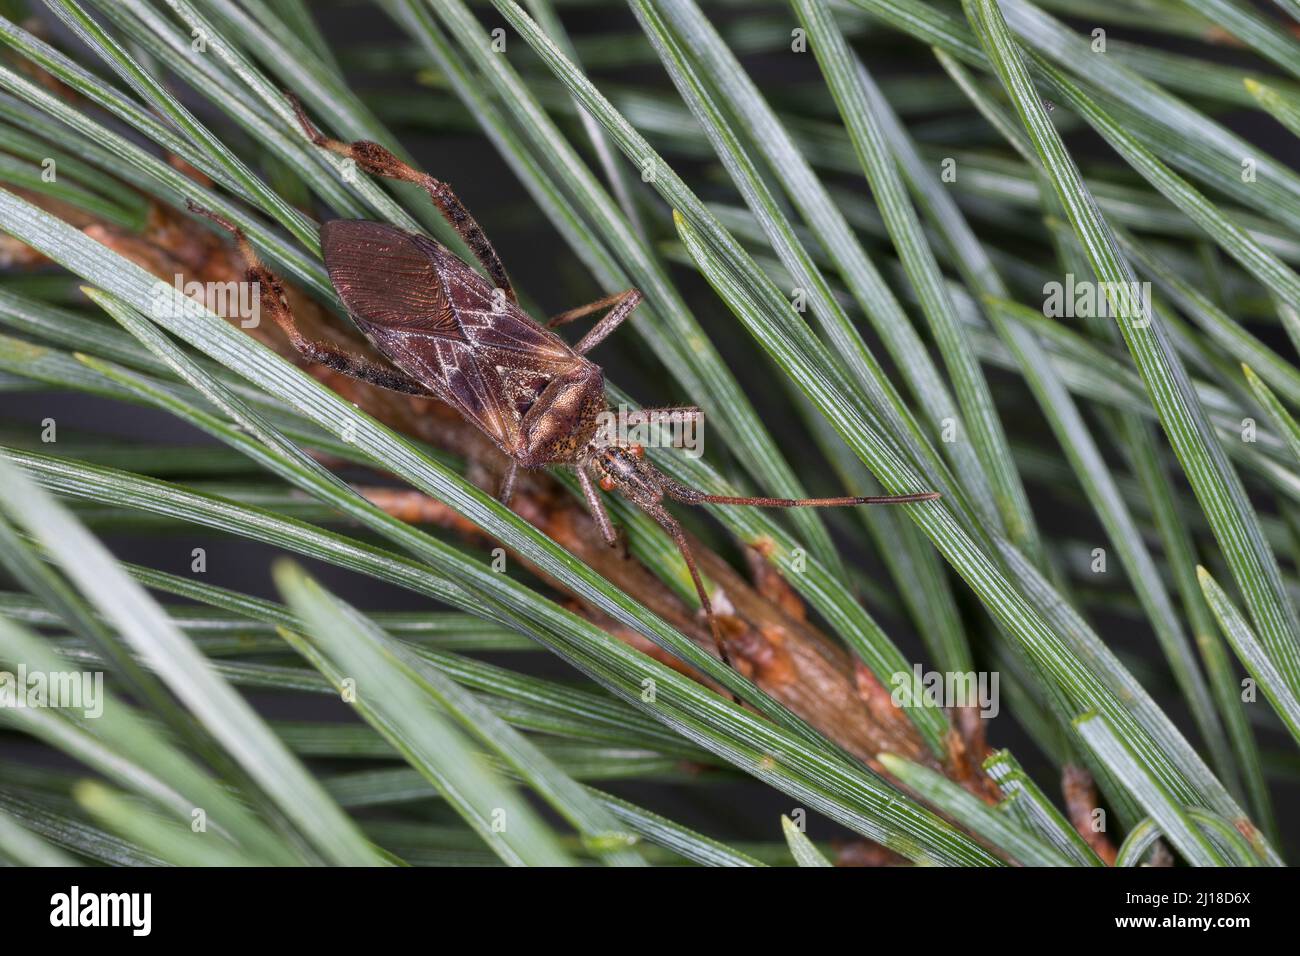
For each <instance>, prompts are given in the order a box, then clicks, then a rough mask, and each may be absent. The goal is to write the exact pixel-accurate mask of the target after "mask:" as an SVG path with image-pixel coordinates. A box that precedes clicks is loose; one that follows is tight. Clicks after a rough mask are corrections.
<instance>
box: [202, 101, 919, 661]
mask: <svg viewBox="0 0 1300 956" xmlns="http://www.w3.org/2000/svg"><path fill="white" fill-rule="evenodd" d="M290 100H291V102H292V103H293V106H294V109H295V111H296V113H297V115H298V119H299V122H300V123H301V124H302V128H303V131H304V132H305V133H306V135H307V136H308V138H309V139H311V141H312V142H313V143H315V144H316V145H317V146H321V147H323V148H325V149H329V150H331V151H333V152H335V153H338V154H339V155H342V156H344V157H347V158H349V159H351V160H353V161H354V162H355V163H356V164H357V165H358V166H360V167H361V168H362V169H364V170H366V171H367V172H369V173H373V174H375V175H378V176H385V177H389V178H392V179H399V180H403V181H406V182H411V183H415V184H417V185H419V186H421V187H422V188H424V189H425V190H426V191H427V192H428V194H429V198H430V199H432V200H433V203H434V205H436V206H437V208H438V210H439V212H441V213H442V215H443V217H444V218H445V219H446V220H447V222H448V223H450V225H451V226H452V227H453V228H454V229H455V230H456V232H457V233H458V234H459V235H460V237H461V238H462V239H463V240H464V241H465V243H466V245H468V247H469V248H470V250H471V251H472V252H473V254H474V257H475V258H476V259H477V260H478V262H479V264H480V265H481V266H482V267H483V270H484V271H485V272H486V273H487V275H488V276H489V277H490V279H491V281H489V279H487V278H484V277H483V276H482V275H480V274H479V273H478V272H476V271H475V270H474V269H473V268H471V267H470V266H469V265H468V264H467V263H466V262H464V261H463V260H461V259H460V258H458V257H457V256H456V255H455V254H454V253H453V252H452V251H451V250H450V249H448V248H447V247H446V246H444V245H442V244H441V243H439V242H436V241H434V240H432V239H429V238H428V237H426V236H422V235H419V234H417V233H412V232H407V231H406V230H403V229H399V228H397V227H395V226H391V225H387V224H384V223H377V222H368V221H365V220H340V219H336V220H331V221H328V222H326V223H324V224H323V225H322V226H321V230H320V240H321V249H322V250H323V252H324V257H325V267H326V269H327V271H328V272H329V277H330V282H331V284H332V285H333V286H334V289H335V290H336V291H337V292H338V294H339V298H340V299H341V300H342V302H343V304H344V306H345V307H346V308H347V310H348V312H349V314H350V315H351V316H352V318H353V320H354V321H355V322H356V324H357V326H358V328H360V329H361V331H362V332H363V333H364V334H365V335H366V337H367V338H368V339H369V340H370V342H371V343H372V344H373V345H374V346H375V348H376V349H377V350H378V352H379V353H380V354H381V355H382V356H383V357H384V359H386V361H385V362H375V361H372V360H370V359H366V358H363V357H361V356H358V355H354V354H352V353H350V352H348V351H346V350H344V349H342V348H339V347H338V346H336V345H333V344H329V343H324V342H317V341H313V340H311V339H308V338H307V337H305V336H304V335H303V334H302V333H301V332H300V331H299V330H298V328H297V326H296V325H295V323H294V317H293V313H292V311H291V310H290V308H289V306H288V303H287V300H286V299H285V297H284V293H283V286H282V285H281V283H280V281H279V279H278V278H276V276H275V275H274V274H273V273H271V271H270V270H269V269H267V268H266V267H265V266H264V265H263V264H262V263H261V261H260V260H259V259H258V257H257V254H256V253H255V252H254V251H253V249H252V247H251V246H250V244H249V243H248V240H247V239H246V238H245V236H244V235H243V233H242V232H241V231H240V230H239V228H238V227H236V226H235V225H233V224H232V223H230V222H228V221H226V220H225V219H224V218H222V217H221V216H218V215H217V214H215V213H213V212H211V211H209V210H206V209H202V208H201V207H199V206H196V205H195V204H193V203H190V204H189V205H190V209H191V210H192V211H194V212H196V213H199V214H201V215H204V216H206V217H207V218H209V219H211V220H213V221H214V222H216V223H217V224H218V225H220V226H222V227H223V228H225V229H227V230H229V231H230V232H232V233H233V234H234V235H235V238H236V240H237V242H238V243H239V247H240V251H241V253H242V255H243V257H244V259H245V260H246V262H247V266H248V279H249V281H252V282H256V283H258V287H259V288H260V290H261V298H262V301H261V306H262V309H263V310H264V311H265V312H266V314H268V315H270V316H271V317H272V318H273V319H274V320H275V322H276V323H277V324H278V325H279V326H280V327H281V328H282V329H283V330H284V332H285V334H287V335H288V337H289V339H290V341H291V342H292V343H293V345H294V347H295V348H296V349H297V350H298V351H299V352H300V353H301V354H302V355H303V356H304V357H305V358H307V359H309V360H311V361H314V362H319V363H321V364H323V365H326V366H328V367H330V368H332V369H334V370H336V371H338V372H342V373H344V374H347V375H352V376H355V377H356V378H359V379H362V380H363V381H366V382H369V383H371V384H374V385H378V386H381V387H383V388H388V389H393V390H395V391H399V392H406V393H409V394H412V395H421V396H431V397H434V398H437V399H439V400H440V401H442V402H445V403H446V404H448V405H450V406H451V407H452V408H454V409H456V410H457V411H458V412H459V413H460V414H461V415H463V416H464V417H465V418H466V419H467V420H468V421H470V422H472V423H473V424H474V425H476V426H477V427H478V428H479V429H480V430H482V431H483V433H484V434H486V435H487V436H488V437H489V438H491V439H492V441H493V442H495V443H496V445H497V447H499V448H500V449H501V451H502V452H504V453H505V454H506V455H507V456H508V458H509V459H510V464H509V467H508V469H507V471H506V475H505V479H504V481H503V482H502V487H501V490H500V498H501V501H502V502H503V503H505V504H509V502H510V498H511V492H512V490H513V487H514V481H515V475H516V473H517V471H518V469H519V468H521V467H522V468H542V467H546V466H548V465H564V466H568V467H570V468H572V469H573V470H574V471H575V473H576V474H577V476H578V481H579V483H580V485H581V487H582V492H583V496H584V497H585V498H586V500H587V505H588V507H589V508H590V509H591V513H592V516H593V517H594V518H595V520H596V523H597V524H598V526H599V527H600V530H601V535H602V536H603V537H604V539H605V541H606V543H608V544H609V545H610V546H614V545H616V544H617V536H616V534H615V531H614V526H613V524H612V523H611V522H610V519H609V515H608V513H607V512H606V510H605V507H604V505H603V504H602V502H601V499H600V495H599V493H598V492H597V490H596V485H597V484H599V486H600V487H601V488H602V489H604V490H605V491H618V492H619V493H621V494H622V495H624V496H625V497H626V498H628V499H629V500H630V501H632V502H633V503H634V504H635V505H637V507H639V508H641V509H642V510H644V511H645V512H646V513H647V514H649V515H650V516H651V517H652V518H654V520H655V521H657V522H658V523H659V524H660V525H661V526H662V527H663V528H664V530H665V531H667V532H668V533H669V534H670V535H671V536H672V538H673V540H674V541H675V542H676V544H677V547H678V549H679V550H680V551H681V554H682V557H683V559H684V560H685V561H686V566H687V568H688V569H689V571H690V574H691V579H692V581H693V582H694V584H695V589H696V592H697V593H698V594H699V598H700V604H701V606H702V607H703V608H704V611H705V614H706V615H707V617H708V619H709V625H710V628H711V630H712V633H713V638H714V641H715V643H716V646H717V651H718V654H719V656H720V657H721V658H722V659H723V660H724V661H727V660H728V656H727V653H726V649H725V647H724V645H723V642H722V639H721V634H720V631H719V628H718V624H717V620H716V618H715V616H714V613H713V605H712V603H711V602H710V600H709V596H708V593H707V592H706V591H705V589H704V584H703V582H702V581H701V579H700V574H699V570H698V568H697V567H696V564H695V559H694V557H693V556H692V554H691V550H690V547H689V545H688V544H687V542H686V537H685V535H684V534H683V532H682V529H681V526H680V525H679V524H678V522H677V519H676V518H674V517H673V515H672V513H671V512H669V510H668V509H667V508H666V507H665V504H664V501H665V499H666V498H670V499H674V500H676V501H681V502H684V503H686V504H720V505H757V506H760V507H775V508H796V507H830V506H841V505H860V504H905V503H909V502H920V501H929V500H932V499H935V498H938V497H939V495H938V493H937V492H924V493H920V494H911V495H884V496H867V497H842V498H764V497H731V496H725V495H710V494H705V493H704V492H701V491H698V490H696V489H694V488H689V487H687V486H685V485H682V484H680V483H678V482H676V481H674V480H673V479H671V478H669V477H668V476H667V475H665V474H663V473H662V472H661V471H659V469H657V468H655V467H654V465H652V464H651V463H650V462H649V461H648V460H647V459H646V457H645V450H644V449H643V448H642V447H641V446H640V445H637V444H631V443H627V442H624V441H621V440H620V439H619V437H618V436H616V435H615V436H610V435H609V434H608V433H606V432H605V431H604V430H602V429H601V428H600V427H599V423H600V417H601V415H602V413H605V412H607V411H609V405H608V402H607V401H606V399H605V378H604V374H603V373H602V372H601V369H600V366H598V365H596V364H595V363H594V362H592V361H591V360H590V359H588V358H587V357H586V355H587V353H588V352H590V351H591V349H593V348H594V347H595V346H596V345H598V344H599V343H600V342H602V341H603V340H604V339H605V338H606V337H607V336H608V335H609V334H610V333H611V332H613V331H614V330H615V329H616V328H617V327H618V326H619V325H620V324H621V323H622V322H623V320H625V319H626V318H627V317H628V316H629V315H631V314H632V311H633V309H635V308H636V306H637V304H638V303H639V302H640V301H641V293H640V292H638V291H637V290H636V289H628V290H627V291H625V292H620V293H617V294H615V295H611V296H607V297H605V298H603V299H598V300H596V301H595V302H591V303H588V304H587V305H583V306H579V307H578V308H576V309H571V310H569V311H567V312H563V313H561V314H560V315H557V316H555V317H554V318H552V319H551V320H550V322H549V323H548V324H547V325H546V326H544V327H543V326H541V325H539V324H537V322H535V321H534V320H533V319H532V318H531V317H530V316H529V315H528V314H527V313H525V312H524V311H523V310H522V309H521V308H520V307H519V304H518V300H517V298H516V296H515V292H514V288H513V287H512V286H511V284H510V279H509V277H508V276H507V274H506V270H505V267H504V265H502V263H501V260H500V258H499V257H498V256H497V253H496V250H495V249H494V248H493V247H492V244H491V242H489V241H488V238H487V236H486V235H485V234H484V232H483V230H482V228H481V227H480V226H479V224H478V223H477V222H476V221H475V220H474V217H473V216H471V215H470V214H469V211H468V210H467V209H466V208H465V207H464V205H462V204H461V202H460V200H459V199H457V198H456V195H455V194H454V193H453V192H452V191H451V189H450V188H448V186H447V185H446V184H445V183H442V182H440V181H438V180H437V179H434V178H433V177H432V176H429V175H428V174H426V173H422V172H419V171H418V170H415V169H412V168H411V167H410V166H409V165H407V164H406V163H404V162H402V161H401V160H400V159H398V158H397V157H396V156H394V155H393V154H392V153H391V152H389V151H388V150H387V149H385V148H384V147H382V146H379V145H378V144H376V143H371V142H365V141H361V142H354V143H344V142H340V141H338V140H333V139H329V138H328V137H326V136H324V135H322V134H321V133H320V131H319V130H317V129H316V127H315V126H314V125H313V124H312V122H311V121H310V120H309V119H308V118H307V116H306V114H305V113H304V112H303V110H302V107H301V105H300V104H299V103H298V101H297V100H296V99H295V98H293V97H292V96H290ZM602 309H604V310H607V311H606V312H605V314H604V315H603V316H602V317H601V318H600V319H599V320H598V321H597V322H596V324H595V325H594V326H593V327H592V328H591V330H590V331H588V332H587V334H586V335H584V336H582V338H581V339H579V341H578V343H577V344H576V345H573V346H570V345H568V344H567V343H566V342H565V341H564V340H563V339H561V338H560V337H559V336H558V335H557V334H556V333H555V332H554V331H552V330H553V329H555V328H556V327H558V326H561V325H564V324H566V323H568V322H572V321H574V320H576V319H580V318H583V317H585V316H588V315H591V314H593V313H595V312H599V311H600V310H602ZM673 411H677V412H682V413H686V414H690V415H696V416H698V415H700V414H701V413H700V411H699V409H698V408H693V407H692V408H687V409H673Z"/></svg>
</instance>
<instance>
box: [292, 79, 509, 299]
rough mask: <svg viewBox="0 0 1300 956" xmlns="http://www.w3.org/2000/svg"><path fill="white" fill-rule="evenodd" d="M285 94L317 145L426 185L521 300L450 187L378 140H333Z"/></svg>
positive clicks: (503, 286) (483, 261)
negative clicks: (348, 141) (394, 152)
mask: <svg viewBox="0 0 1300 956" xmlns="http://www.w3.org/2000/svg"><path fill="white" fill-rule="evenodd" d="M285 95H286V96H287V97H288V98H289V102H290V103H291V104H292V105H293V111H294V113H295V114H297V117H298V122H299V123H300V124H301V125H302V129H303V132H304V133H306V134H307V138H308V139H310V140H311V141H312V142H313V143H315V144H316V145H317V146H322V147H324V148H325V149H328V150H329V151H330V152H332V153H337V154H338V155H340V156H345V157H347V158H348V159H351V160H352V161H353V162H355V163H356V164H357V165H358V166H360V167H361V168H362V169H364V170H365V171H366V172H368V173H373V174H374V175H376V176H384V177H386V178H388V179H399V180H401V181H402V182H406V183H415V184H416V185H417V186H420V187H421V188H423V189H424V191H425V192H427V193H428V194H429V198H430V199H432V200H433V204H434V205H435V206H437V207H438V212H440V213H442V218H444V219H446V220H447V223H448V224H449V225H450V226H451V227H452V228H453V229H455V230H456V233H457V235H459V236H460V237H461V238H462V239H464V240H465V245H467V246H469V249H470V251H471V252H472V253H474V258H476V259H477V260H478V261H479V264H480V265H481V266H482V267H483V270H484V271H485V272H486V273H487V274H488V276H489V277H490V278H491V279H492V281H493V282H494V283H495V284H496V286H497V288H499V289H500V290H501V291H502V292H503V293H505V295H506V297H507V298H508V299H509V300H510V301H511V302H518V299H517V298H516V297H515V289H514V286H512V285H511V284H510V277H509V276H508V275H506V267H505V265H504V264H502V262H501V257H500V256H498V255H497V251H496V249H494V248H493V247H492V243H491V242H489V241H488V237H487V234H486V233H485V232H484V231H483V228H482V227H481V226H480V225H479V224H478V223H477V222H476V221H475V219H474V217H473V216H471V215H470V214H469V210H468V209H466V208H465V204H464V203H462V202H461V201H460V199H459V198H457V196H456V194H455V193H454V192H452V191H451V187H450V186H448V185H447V184H446V183H444V182H442V181H441V180H439V179H434V178H433V177H432V176H430V175H429V174H428V173H422V172H420V171H419V170H418V169H413V168H412V167H411V166H410V165H409V164H407V163H404V162H402V160H400V159H398V158H397V157H396V156H394V155H393V154H392V153H391V152H390V151H389V150H387V149H385V148H384V147H382V146H380V145H379V144H378V143H372V142H370V141H369V140H364V139H362V140H357V141H356V142H354V143H345V142H343V141H342V140H337V139H330V138H329V137H328V136H326V135H325V134H323V133H322V132H321V131H320V130H318V129H317V128H316V126H315V124H313V123H312V121H311V120H310V119H308V118H307V114H306V112H305V111H304V110H303V108H302V104H301V103H299V102H298V98H297V97H296V96H294V95H293V94H292V93H285Z"/></svg>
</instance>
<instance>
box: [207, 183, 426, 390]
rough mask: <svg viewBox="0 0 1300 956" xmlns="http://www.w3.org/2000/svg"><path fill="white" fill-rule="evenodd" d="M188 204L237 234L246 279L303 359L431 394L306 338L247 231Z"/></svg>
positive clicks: (387, 369) (402, 376) (386, 368)
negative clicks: (250, 241) (246, 233)
mask: <svg viewBox="0 0 1300 956" xmlns="http://www.w3.org/2000/svg"><path fill="white" fill-rule="evenodd" d="M185 202H186V205H187V206H189V209H190V212H193V213H197V214H198V215H200V216H204V217H205V218H207V219H211V220H212V221H213V222H215V223H216V224H217V225H218V226H220V227H221V228H222V229H225V230H226V231H228V232H230V233H231V234H233V235H234V237H235V243H236V245H237V246H238V247H239V254H240V255H241V256H242V257H243V259H244V265H245V267H246V271H245V278H246V280H247V281H248V282H252V283H255V284H256V286H257V289H258V293H259V296H260V299H261V302H260V304H261V308H262V309H264V310H265V311H266V312H268V313H270V316H271V318H272V319H273V320H274V321H275V324H276V325H278V326H279V327H280V328H281V329H282V330H283V331H284V334H285V335H287V336H288V337H289V341H290V342H291V343H292V344H293V347H294V348H295V349H297V350H298V353H299V354H300V355H302V356H303V358H305V359H307V360H308V361H311V362H316V363H318V364H320V365H324V366H326V367H327V368H331V369H333V370H334V371H336V372H342V373H343V374H344V375H350V376H352V377H353V378H357V379H360V380H361V381H363V382H368V383H370V384H371V385H378V386H379V387H380V388H387V389H391V390H392V391H394V392H405V393H407V394H409V395H429V394H431V393H430V392H429V390H428V389H427V388H425V387H424V386H423V385H421V384H420V383H419V382H417V381H416V380H415V379H413V378H411V377H410V376H409V375H407V374H406V373H405V372H402V371H399V370H398V369H396V368H393V367H392V366H390V365H385V364H383V363H381V362H375V361H372V360H371V359H368V358H364V357H363V356H360V355H354V354H353V353H351V352H349V351H347V350H346V349H342V348H339V347H338V346H337V345H334V344H332V343H330V342H318V341H316V340H314V339H309V338H307V336H305V335H303V334H302V332H301V330H299V328H298V325H297V323H296V322H295V321H294V317H293V310H292V309H290V308H289V301H288V300H287V299H286V298H285V296H284V285H283V284H282V283H281V282H280V279H279V278H278V277H277V276H276V275H275V273H273V272H272V271H271V270H270V269H268V268H267V267H266V266H265V265H263V264H262V260H261V259H259V258H258V257H257V252H256V251H254V249H253V246H252V244H251V243H249V241H248V237H247V236H245V235H244V231H243V230H242V229H240V228H239V227H238V226H236V225H235V224H234V223H233V222H231V221H230V220H229V219H226V218H225V217H224V216H221V215H218V214H217V213H215V212H213V211H212V210H210V209H204V208H203V207H202V206H200V205H198V204H196V203H194V202H192V201H190V200H188V199H187V200H186V201H185Z"/></svg>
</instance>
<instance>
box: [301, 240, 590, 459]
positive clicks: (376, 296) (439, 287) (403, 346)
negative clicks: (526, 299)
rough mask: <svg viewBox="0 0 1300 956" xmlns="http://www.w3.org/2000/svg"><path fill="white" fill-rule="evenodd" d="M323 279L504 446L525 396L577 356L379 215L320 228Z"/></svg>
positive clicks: (446, 254)
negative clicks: (372, 219)
mask: <svg viewBox="0 0 1300 956" xmlns="http://www.w3.org/2000/svg"><path fill="white" fill-rule="evenodd" d="M321 245H322V247H323V249H324V252H325V267H326V269H327V270H328V271H329V275H330V281H331V282H332V283H333V285H334V287H335V289H336V290H337V291H338V293H339V298H341V299H342V300H343V304H344V305H345V306H347V309H348V311H349V312H350V313H352V315H353V316H354V317H355V318H356V320H357V322H358V324H360V325H361V327H362V329H363V331H365V333H366V335H367V336H368V337H369V338H370V340H371V341H372V342H374V344H375V346H376V347H377V348H378V349H379V350H380V351H381V352H382V353H383V354H384V355H385V356H386V357H387V358H388V359H389V360H390V361H391V362H392V363H393V364H394V365H396V366H397V367H398V368H400V369H402V371H404V372H406V373H407V374H408V375H411V376H414V377H415V378H417V379H418V380H419V381H420V382H422V383H423V384H425V385H427V386H428V387H429V389H430V390H431V391H432V392H434V393H435V394H436V395H437V396H438V397H439V398H440V399H442V400H443V401H444V402H446V403H447V404H449V405H451V406H452V407H453V408H455V409H456V410H457V411H458V412H460V413H461V414H462V415H463V416H465V418H467V419H468V420H469V421H471V422H473V423H474V424H475V425H477V426H478V427H479V428H480V429H482V430H483V431H484V432H485V433H486V434H488V435H489V436H490V437H492V438H493V439H495V440H496V441H497V443H498V444H499V445H501V447H502V448H503V449H505V450H506V451H507V453H509V452H510V451H511V450H513V449H515V448H517V447H518V446H519V440H520V421H521V417H522V410H521V409H522V408H524V407H526V406H527V404H528V400H527V396H528V395H530V394H531V395H532V396H533V397H536V393H538V392H540V390H541V389H542V388H543V387H545V384H546V382H547V381H549V380H550V378H551V377H552V376H554V375H556V374H558V373H561V372H564V371H566V370H568V369H571V368H573V366H574V365H575V364H579V363H581V362H582V359H581V358H580V357H579V356H577V355H576V354H575V353H574V352H573V350H572V349H570V348H569V346H568V345H566V344H565V343H564V341H563V340H562V339H561V338H559V336H557V335H555V334H554V333H552V332H550V331H548V330H547V329H544V328H542V327H541V326H539V325H537V323H535V322H533V321H532V319H530V318H529V317H528V316H527V315H526V314H525V313H524V312H523V311H521V310H520V309H519V308H518V306H516V305H515V304H514V303H513V302H511V301H510V300H509V299H507V298H506V297H505V296H504V295H503V294H501V293H499V292H498V291H497V290H495V289H493V288H492V286H491V285H490V284H489V283H488V282H487V281H486V280H485V279H484V278H483V277H482V276H480V275H479V274H478V273H477V272H475V271H474V270H473V269H471V268H470V267H469V266H468V265H466V264H465V263H464V262H462V261H461V260H460V259H458V258H457V257H456V256H455V255H454V254H453V253H452V252H451V251H450V250H448V249H447V248H446V247H445V246H442V245H440V244H439V243H436V242H434V241H433V240H431V239H428V238H426V237H424V236H420V235H415V234H413V233H409V232H406V231H404V230H402V229H398V228H396V227H394V226H389V225H385V224H383V223H376V222H368V221H365V220H335V221H332V222H327V223H325V225H324V226H322V227H321Z"/></svg>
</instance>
